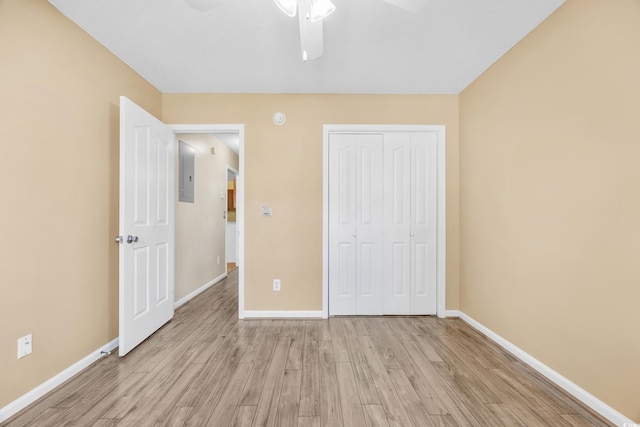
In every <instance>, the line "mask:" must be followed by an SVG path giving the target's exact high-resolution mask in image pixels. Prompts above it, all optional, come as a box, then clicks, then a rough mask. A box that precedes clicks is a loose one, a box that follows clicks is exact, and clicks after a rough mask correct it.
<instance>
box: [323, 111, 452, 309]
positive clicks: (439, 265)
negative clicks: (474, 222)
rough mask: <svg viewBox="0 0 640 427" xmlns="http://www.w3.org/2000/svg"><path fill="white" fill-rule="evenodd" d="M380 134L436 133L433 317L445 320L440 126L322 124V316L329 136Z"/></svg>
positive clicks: (325, 287) (325, 295)
mask: <svg viewBox="0 0 640 427" xmlns="http://www.w3.org/2000/svg"><path fill="white" fill-rule="evenodd" d="M380 132H436V133H437V135H438V141H437V148H436V150H437V153H438V160H437V169H438V183H437V188H438V189H437V195H436V197H437V205H438V207H437V209H438V211H437V232H436V243H437V255H436V270H437V271H436V314H437V315H438V317H441V318H443V317H446V302H447V277H446V272H447V222H446V220H447V197H446V195H447V191H446V190H447V186H446V175H447V174H446V169H445V164H446V128H445V126H444V125H353V124H352V125H348V124H347V125H324V126H323V130H322V133H323V136H322V144H323V145H322V174H323V176H322V317H323V318H325V319H326V318H327V317H329V134H330V133H380Z"/></svg>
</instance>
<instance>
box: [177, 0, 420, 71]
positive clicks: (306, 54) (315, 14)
mask: <svg viewBox="0 0 640 427" xmlns="http://www.w3.org/2000/svg"><path fill="white" fill-rule="evenodd" d="M220 1H221V0H186V2H187V4H188V5H189V6H190V7H192V8H193V9H196V10H199V11H201V12H206V11H208V10H210V9H212V8H213V7H214V6H215V5H216V4H217V3H218V2H220ZM382 1H385V2H387V3H389V4H392V5H394V6H397V7H399V8H401V9H404V10H407V11H409V12H417V11H418V10H420V9H421V8H422V7H423V6H424V5H425V4H426V3H427V2H428V1H429V0H382ZM274 2H275V3H276V5H278V7H279V8H280V10H281V11H282V12H283V13H284V14H285V15H287V16H289V17H291V18H293V17H295V16H296V15H298V23H299V25H300V50H301V55H302V60H303V61H305V62H306V61H309V60H312V59H316V58H319V57H320V56H322V54H323V52H324V47H323V25H322V21H323V20H324V18H326V17H327V16H329V15H331V14H332V13H333V12H334V11H335V10H336V7H335V5H334V4H333V3H332V2H331V0H274Z"/></svg>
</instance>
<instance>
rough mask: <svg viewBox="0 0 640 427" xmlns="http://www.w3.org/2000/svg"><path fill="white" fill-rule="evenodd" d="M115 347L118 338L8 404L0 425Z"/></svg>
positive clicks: (3, 411) (2, 414) (2, 413)
mask: <svg viewBox="0 0 640 427" xmlns="http://www.w3.org/2000/svg"><path fill="white" fill-rule="evenodd" d="M116 347H118V338H116V339H114V340H113V341H111V342H109V343H107V344H105V345H103V346H102V347H100V348H99V349H97V350H96V351H94V352H91V353H90V354H89V355H88V356H86V357H84V358H83V359H81V360H79V361H77V362H76V363H74V364H73V365H71V366H69V367H68V368H67V369H65V370H64V371H62V372H60V373H59V374H57V375H55V376H54V377H52V378H50V379H48V380H47V381H45V382H43V383H42V384H40V385H39V386H37V387H36V388H34V389H33V390H31V391H30V392H28V393H27V394H25V395H23V396H21V397H19V398H17V399H16V400H14V401H13V402H11V403H9V404H8V405H7V406H5V407H4V408H2V409H0V423H1V422H3V421H6V420H8V419H9V418H11V417H12V416H14V415H15V414H17V413H18V412H20V411H22V410H23V409H24V408H26V407H27V406H29V405H31V404H32V403H33V402H35V401H36V400H38V399H40V398H41V397H42V396H44V395H45V394H47V393H49V392H50V391H51V390H53V389H54V388H56V387H58V386H59V385H61V384H62V383H64V382H65V381H67V380H69V379H71V377H73V376H74V375H76V374H77V373H79V372H80V371H82V370H84V369H86V368H88V367H89V365H91V364H92V363H94V362H95V361H97V360H98V359H100V358H101V357H103V356H104V354H101V352H103V351H104V352H110V351H112V350H113V349H115V348H116Z"/></svg>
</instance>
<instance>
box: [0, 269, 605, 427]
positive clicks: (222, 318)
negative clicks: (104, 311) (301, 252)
mask: <svg viewBox="0 0 640 427" xmlns="http://www.w3.org/2000/svg"><path fill="white" fill-rule="evenodd" d="M237 274H238V270H235V271H234V272H232V273H231V274H230V276H229V277H228V278H227V279H225V280H224V281H222V282H220V283H219V284H217V285H215V286H213V287H211V288H210V289H209V290H207V291H205V292H204V293H202V294H201V295H200V296H198V297H197V298H195V299H194V300H192V301H190V302H189V303H187V304H185V305H183V306H182V307H180V308H179V309H178V310H177V311H176V315H175V318H174V319H173V320H172V321H171V322H170V323H168V324H167V325H165V326H164V327H163V328H161V329H160V330H159V331H158V332H156V333H155V334H154V335H153V336H152V337H150V338H149V339H148V340H147V341H145V342H144V343H143V344H141V345H140V346H139V347H138V348H136V349H135V350H134V351H133V352H131V353H130V354H129V355H127V356H126V357H124V358H118V356H116V355H115V354H113V355H110V356H107V357H105V358H103V359H101V360H100V361H99V362H97V363H95V364H94V365H92V366H91V367H89V368H88V369H87V370H85V371H84V372H82V373H81V374H79V375H78V376H76V377H75V378H73V379H71V380H70V381H68V382H67V383H65V384H63V385H62V386H61V387H59V388H58V389H56V390H55V391H53V392H51V393H49V394H48V395H46V396H44V397H43V398H42V399H40V400H39V401H38V402H36V403H34V404H33V405H32V406H31V407H29V408H27V409H26V410H25V411H23V412H22V413H21V414H18V415H17V416H16V417H14V418H13V419H11V420H9V421H8V422H7V423H6V425H7V426H8V427H19V426H66V425H73V426H83V427H84V426H116V425H117V426H119V427H121V426H151V425H162V426H198V427H200V426H267V425H268V426H300V427H302V426H314V427H315V426H346V427H351V426H354V427H355V426H417V427H423V426H502V425H505V426H507V425H508V426H511V425H519V426H522V425H527V426H554V427H555V426H606V425H610V424H608V423H607V422H606V421H603V420H602V419H601V418H599V417H597V416H596V415H594V414H593V413H591V412H590V411H589V410H588V409H586V408H585V407H584V406H582V405H581V404H579V403H577V402H576V401H575V400H574V399H573V398H571V397H570V396H568V395H567V394H565V393H564V392H562V391H560V390H559V389H558V388H556V387H555V386H553V385H551V384H550V383H548V382H547V381H546V380H545V379H544V378H542V377H541V376H539V375H538V374H536V373H535V372H532V371H531V370H530V369H529V368H528V367H526V366H524V365H523V364H522V363H521V362H519V361H518V360H516V359H514V358H513V357H512V356H510V355H509V354H507V353H505V352H504V351H502V350H501V349H500V348H498V347H497V346H496V345H495V344H493V343H492V342H490V341H488V340H487V339H486V338H484V337H483V336H481V335H480V334H478V333H476V332H475V331H474V330H473V329H471V328H470V327H469V326H467V325H466V324H465V323H464V322H462V321H460V320H457V319H447V320H442V319H437V318H434V317H336V318H330V319H329V320H246V321H242V320H238V318H237V285H238V281H237Z"/></svg>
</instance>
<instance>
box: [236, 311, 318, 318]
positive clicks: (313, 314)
mask: <svg viewBox="0 0 640 427" xmlns="http://www.w3.org/2000/svg"><path fill="white" fill-rule="evenodd" d="M244 318H245V319H292V318H293V319H308V318H312V319H322V310H317V311H288V310H285V311H260V310H245V311H244Z"/></svg>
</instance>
